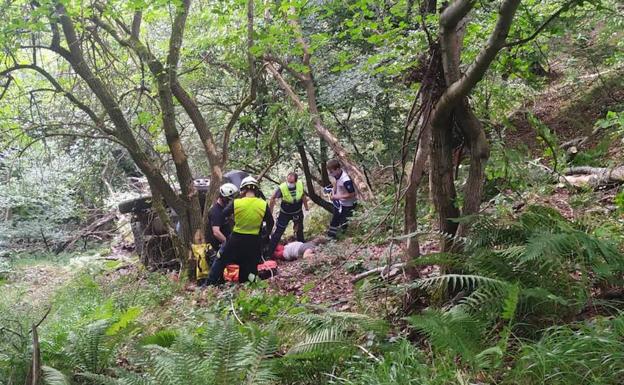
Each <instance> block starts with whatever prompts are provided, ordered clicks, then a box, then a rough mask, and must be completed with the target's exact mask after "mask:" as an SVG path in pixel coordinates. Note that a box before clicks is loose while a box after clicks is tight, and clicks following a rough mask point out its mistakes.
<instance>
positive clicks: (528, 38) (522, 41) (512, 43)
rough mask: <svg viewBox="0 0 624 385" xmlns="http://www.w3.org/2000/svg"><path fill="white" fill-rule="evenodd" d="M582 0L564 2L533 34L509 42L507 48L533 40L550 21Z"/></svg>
mask: <svg viewBox="0 0 624 385" xmlns="http://www.w3.org/2000/svg"><path fill="white" fill-rule="evenodd" d="M580 2H581V0H569V1H568V2H566V3H564V4H563V5H562V6H561V8H559V9H558V10H557V11H556V12H555V13H553V14H552V15H550V17H549V18H548V19H546V21H544V22H543V23H542V25H540V26H539V27H538V28H537V29H536V30H535V32H533V33H532V34H531V35H529V36H527V37H525V38H523V39H519V40H516V41H512V42H509V43H507V44H505V46H504V47H505V48H511V47H515V46H518V45H523V44H526V43H528V42H530V41H531V40H533V39H535V38H536V37H537V36H538V35H539V34H540V33H541V32H542V31H543V30H544V29H546V27H548V25H549V24H550V23H552V22H553V21H554V20H555V19H556V18H558V17H559V15H561V14H562V13H563V12H565V11H567V10H569V9H570V8H572V6H575V5H578V4H579V3H580Z"/></svg>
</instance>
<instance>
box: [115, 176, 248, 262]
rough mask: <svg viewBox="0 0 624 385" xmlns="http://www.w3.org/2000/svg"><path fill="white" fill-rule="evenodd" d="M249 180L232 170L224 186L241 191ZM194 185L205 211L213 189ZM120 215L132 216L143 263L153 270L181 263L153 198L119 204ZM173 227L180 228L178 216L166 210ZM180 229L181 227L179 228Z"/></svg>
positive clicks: (200, 181) (202, 182)
mask: <svg viewBox="0 0 624 385" xmlns="http://www.w3.org/2000/svg"><path fill="white" fill-rule="evenodd" d="M247 176H249V174H248V173H246V172H244V171H240V170H232V171H230V172H227V173H226V174H224V175H223V180H222V181H221V183H228V182H229V183H232V184H234V185H235V186H236V187H238V188H239V187H240V184H241V181H242V180H243V179H244V178H245V177H247ZM193 185H194V187H195V189H196V190H197V193H198V195H199V203H200V207H201V208H202V210H203V209H204V205H205V202H206V195H207V193H208V189H209V187H210V179H208V178H197V179H194V180H193ZM118 207H119V212H121V213H122V214H131V218H130V226H131V228H132V235H133V237H134V248H135V251H136V253H137V254H138V255H139V258H140V260H141V263H143V265H145V266H146V267H148V268H150V269H154V270H155V269H162V268H175V267H177V266H178V265H179V261H178V260H177V259H176V257H175V250H174V247H173V240H172V239H171V235H170V234H169V233H168V231H167V228H166V226H165V225H164V224H163V223H162V221H161V219H160V217H159V216H158V213H157V212H156V210H155V209H154V208H153V207H152V196H151V195H143V196H141V197H138V198H135V199H129V200H126V201H123V202H121V203H120V204H119V206H118ZM166 209H167V212H168V214H169V217H170V218H171V223H172V224H178V216H177V215H176V213H175V212H174V211H173V210H172V209H171V208H166ZM176 228H178V226H177V225H176Z"/></svg>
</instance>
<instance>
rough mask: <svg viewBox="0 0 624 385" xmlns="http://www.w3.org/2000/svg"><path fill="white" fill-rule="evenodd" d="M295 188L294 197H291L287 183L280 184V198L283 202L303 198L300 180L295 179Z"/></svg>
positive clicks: (297, 200)
mask: <svg viewBox="0 0 624 385" xmlns="http://www.w3.org/2000/svg"><path fill="white" fill-rule="evenodd" d="M295 188H296V190H295V199H293V196H292V194H291V193H290V189H289V188H288V183H286V182H284V183H282V184H280V191H281V193H282V200H283V201H284V202H286V203H294V202H299V201H300V200H301V199H302V198H303V183H302V182H301V181H297V183H295Z"/></svg>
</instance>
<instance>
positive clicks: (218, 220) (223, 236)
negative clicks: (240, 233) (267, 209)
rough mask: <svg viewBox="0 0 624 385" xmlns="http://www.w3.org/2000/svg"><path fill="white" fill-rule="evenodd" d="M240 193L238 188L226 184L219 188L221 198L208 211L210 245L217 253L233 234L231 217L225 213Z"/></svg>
mask: <svg viewBox="0 0 624 385" xmlns="http://www.w3.org/2000/svg"><path fill="white" fill-rule="evenodd" d="M236 193H238V187H236V185H234V184H232V183H225V184H223V185H222V186H221V187H219V197H218V198H217V200H216V201H215V203H214V204H213V205H212V207H210V211H208V220H209V224H210V229H211V234H212V236H211V237H210V244H211V245H212V249H213V250H214V251H215V252H217V251H219V249H220V248H221V247H222V246H223V245H224V244H225V241H226V240H227V238H228V237H229V236H230V234H231V233H232V223H231V222H232V221H231V219H232V218H231V216H230V217H226V216H225V215H223V211H224V210H225V208H226V206H227V205H228V204H230V202H231V201H232V199H234V196H235V195H236Z"/></svg>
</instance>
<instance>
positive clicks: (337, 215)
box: [327, 205, 355, 238]
mask: <svg viewBox="0 0 624 385" xmlns="http://www.w3.org/2000/svg"><path fill="white" fill-rule="evenodd" d="M354 209H355V205H353V206H342V207H341V208H337V207H336V206H334V212H333V214H332V219H331V222H329V229H327V236H328V237H330V238H336V236H337V235H338V232H339V231H343V232H344V231H345V230H346V229H347V225H348V223H349V218H351V217H352V216H353V210H354Z"/></svg>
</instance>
